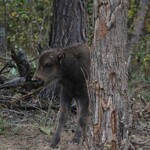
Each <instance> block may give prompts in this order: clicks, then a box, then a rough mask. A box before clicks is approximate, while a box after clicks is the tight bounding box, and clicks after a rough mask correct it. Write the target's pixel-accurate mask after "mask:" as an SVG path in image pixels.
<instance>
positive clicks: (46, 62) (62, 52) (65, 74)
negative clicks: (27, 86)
mask: <svg viewBox="0 0 150 150" xmlns="http://www.w3.org/2000/svg"><path fill="white" fill-rule="evenodd" d="M89 71H90V48H89V47H88V46H87V45H86V44H76V45H73V46H71V47H67V48H64V49H53V50H48V51H45V52H43V54H41V56H40V58H39V62H38V68H37V70H36V72H35V75H34V77H33V78H34V79H36V80H41V81H44V83H45V84H47V83H50V82H51V81H53V80H55V79H58V80H59V84H60V86H61V91H60V110H59V113H58V123H57V128H56V132H55V134H54V136H53V138H52V141H51V147H52V148H55V147H56V145H57V144H58V142H59V141H60V134H61V131H62V128H63V126H64V123H65V122H66V120H67V115H68V110H69V107H70V103H71V99H75V100H76V103H77V114H78V122H77V127H76V131H75V134H74V137H73V140H72V141H73V142H77V143H78V142H79V141H80V138H81V135H82V138H83V140H84V139H85V136H86V127H87V119H88V107H89V98H88V91H87V80H88V77H89Z"/></svg>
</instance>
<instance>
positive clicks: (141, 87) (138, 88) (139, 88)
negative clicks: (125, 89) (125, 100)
mask: <svg viewBox="0 0 150 150" xmlns="http://www.w3.org/2000/svg"><path fill="white" fill-rule="evenodd" d="M143 88H150V84H144V85H140V86H139V87H137V88H136V89H135V90H134V91H133V92H132V93H131V94H130V95H129V100H131V99H132V98H133V96H134V95H135V94H136V93H137V92H139V91H140V90H142V89H143Z"/></svg>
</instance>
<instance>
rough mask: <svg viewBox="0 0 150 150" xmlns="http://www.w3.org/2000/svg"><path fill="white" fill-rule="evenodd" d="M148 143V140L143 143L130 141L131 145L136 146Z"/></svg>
mask: <svg viewBox="0 0 150 150" xmlns="http://www.w3.org/2000/svg"><path fill="white" fill-rule="evenodd" d="M149 141H150V139H148V140H146V141H143V142H137V141H133V140H131V143H132V144H136V145H144V144H146V143H148V142H149Z"/></svg>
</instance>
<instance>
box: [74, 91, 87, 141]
mask: <svg viewBox="0 0 150 150" xmlns="http://www.w3.org/2000/svg"><path fill="white" fill-rule="evenodd" d="M88 112H89V98H88V94H87V93H85V94H83V95H82V96H81V97H80V98H79V101H78V123H77V128H76V131H75V134H74V137H73V140H72V141H73V142H75V143H79V142H80V138H81V134H82V140H83V141H84V140H85V138H86V130H87V121H88Z"/></svg>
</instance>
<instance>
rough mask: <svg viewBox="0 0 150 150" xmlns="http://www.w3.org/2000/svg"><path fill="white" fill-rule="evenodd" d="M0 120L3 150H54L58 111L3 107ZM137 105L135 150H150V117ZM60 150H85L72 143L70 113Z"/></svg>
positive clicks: (73, 118) (132, 131) (133, 129)
mask: <svg viewBox="0 0 150 150" xmlns="http://www.w3.org/2000/svg"><path fill="white" fill-rule="evenodd" d="M0 106H1V107H0V118H3V119H4V120H5V121H6V122H3V124H4V130H3V131H1V132H0V150H50V149H51V148H50V147H49V145H50V141H51V137H52V134H53V131H54V128H55V123H54V122H55V118H56V114H57V111H58V110H53V109H51V110H49V111H47V110H40V109H39V110H37V109H36V110H18V109H17V110H16V109H13V108H12V109H10V108H9V109H8V108H4V107H2V105H0ZM143 109H144V106H143V104H142V103H140V102H137V103H136V104H135V106H134V107H133V112H134V113H133V125H132V127H131V129H130V140H131V143H130V145H131V150H150V141H149V140H150V114H149V113H147V112H143ZM68 120H69V121H68V123H67V124H66V126H65V129H64V131H63V133H62V137H61V142H60V143H59V145H58V148H57V150H82V146H81V144H79V145H74V144H72V143H71V142H70V141H71V139H72V136H73V130H74V129H75V124H76V115H75V114H74V113H70V117H69V119H68Z"/></svg>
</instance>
